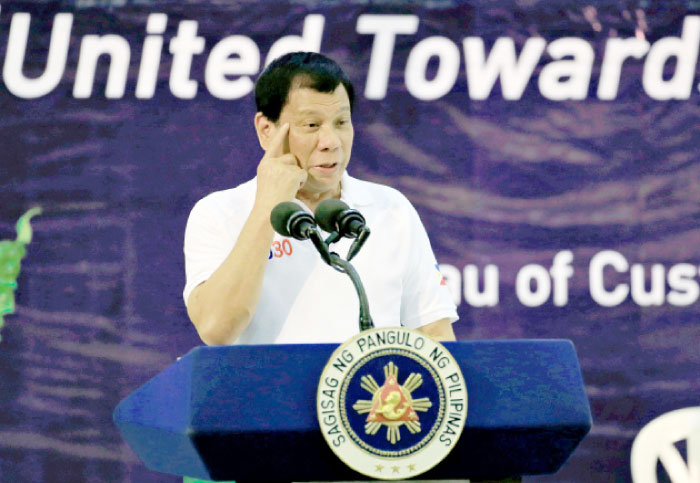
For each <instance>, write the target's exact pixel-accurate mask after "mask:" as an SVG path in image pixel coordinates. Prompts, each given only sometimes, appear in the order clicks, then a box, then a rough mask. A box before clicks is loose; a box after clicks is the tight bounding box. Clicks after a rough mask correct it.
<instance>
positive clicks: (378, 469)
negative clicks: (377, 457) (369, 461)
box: [374, 465, 384, 473]
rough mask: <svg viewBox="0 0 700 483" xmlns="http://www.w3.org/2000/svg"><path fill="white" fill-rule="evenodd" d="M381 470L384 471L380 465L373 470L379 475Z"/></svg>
mask: <svg viewBox="0 0 700 483" xmlns="http://www.w3.org/2000/svg"><path fill="white" fill-rule="evenodd" d="M383 469H384V467H383V466H382V465H377V466H375V467H374V470H375V471H376V472H377V473H381V472H382V470H383Z"/></svg>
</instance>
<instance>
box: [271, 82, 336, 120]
mask: <svg viewBox="0 0 700 483" xmlns="http://www.w3.org/2000/svg"><path fill="white" fill-rule="evenodd" d="M283 110H287V111H289V113H290V114H295V115H304V114H314V113H321V112H323V113H327V112H328V111H331V112H336V113H342V112H350V99H349V98H348V94H347V92H346V91H345V87H344V86H343V84H339V85H338V87H336V89H335V90H334V91H333V92H320V91H317V90H315V89H312V88H309V87H299V88H294V89H292V90H290V91H289V95H288V98H287V103H286V104H285V106H284V108H283Z"/></svg>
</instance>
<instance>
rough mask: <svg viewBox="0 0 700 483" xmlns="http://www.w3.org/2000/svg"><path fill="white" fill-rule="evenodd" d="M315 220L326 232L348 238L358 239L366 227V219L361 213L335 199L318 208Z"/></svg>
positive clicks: (324, 202) (322, 203) (326, 201)
mask: <svg viewBox="0 0 700 483" xmlns="http://www.w3.org/2000/svg"><path fill="white" fill-rule="evenodd" d="M315 218H316V222H317V223H318V225H319V226H320V227H321V228H323V229H324V230H325V231H327V232H329V233H333V232H337V233H338V234H339V235H341V236H344V237H347V238H357V237H358V236H360V233H361V232H362V229H363V228H364V227H365V217H364V216H362V214H361V213H360V212H359V211H357V210H353V209H352V208H350V207H349V206H348V205H347V204H345V203H344V202H342V201H340V200H338V199H335V198H332V199H329V200H325V201H322V202H321V203H320V204H319V205H318V207H317V208H316V213H315Z"/></svg>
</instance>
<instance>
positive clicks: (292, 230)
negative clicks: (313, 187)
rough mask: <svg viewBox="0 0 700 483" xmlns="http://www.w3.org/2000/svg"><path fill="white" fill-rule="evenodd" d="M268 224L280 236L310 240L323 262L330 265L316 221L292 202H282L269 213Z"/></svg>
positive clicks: (329, 258)
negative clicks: (270, 224)
mask: <svg viewBox="0 0 700 483" xmlns="http://www.w3.org/2000/svg"><path fill="white" fill-rule="evenodd" d="M270 223H272V228H274V229H275V231H276V232H277V233H279V234H280V235H282V236H291V237H292V238H296V239H297V240H308V239H310V240H311V241H312V242H313V244H314V246H315V247H316V250H318V252H319V253H320V254H321V258H323V261H324V262H326V263H327V264H328V265H332V260H331V254H330V252H329V251H328V245H326V244H325V242H324V241H323V238H322V237H321V234H320V233H319V231H318V228H317V227H316V220H314V217H313V216H311V214H310V213H308V212H306V211H304V210H303V209H302V208H301V207H300V206H299V205H297V204H296V203H294V202H293V201H283V202H282V203H280V204H278V205H277V206H275V207H274V208H273V210H272V213H270Z"/></svg>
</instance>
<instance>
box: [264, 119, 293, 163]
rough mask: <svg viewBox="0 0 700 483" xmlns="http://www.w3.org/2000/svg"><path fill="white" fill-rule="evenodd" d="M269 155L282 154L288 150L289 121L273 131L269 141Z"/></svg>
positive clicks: (276, 155)
mask: <svg viewBox="0 0 700 483" xmlns="http://www.w3.org/2000/svg"><path fill="white" fill-rule="evenodd" d="M268 152H269V153H270V155H272V156H274V157H278V156H282V155H283V154H287V153H288V152H289V123H285V124H283V125H282V127H281V128H279V130H278V131H277V132H276V133H275V135H274V136H273V138H272V141H271V142H270V150H269V151H268Z"/></svg>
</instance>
